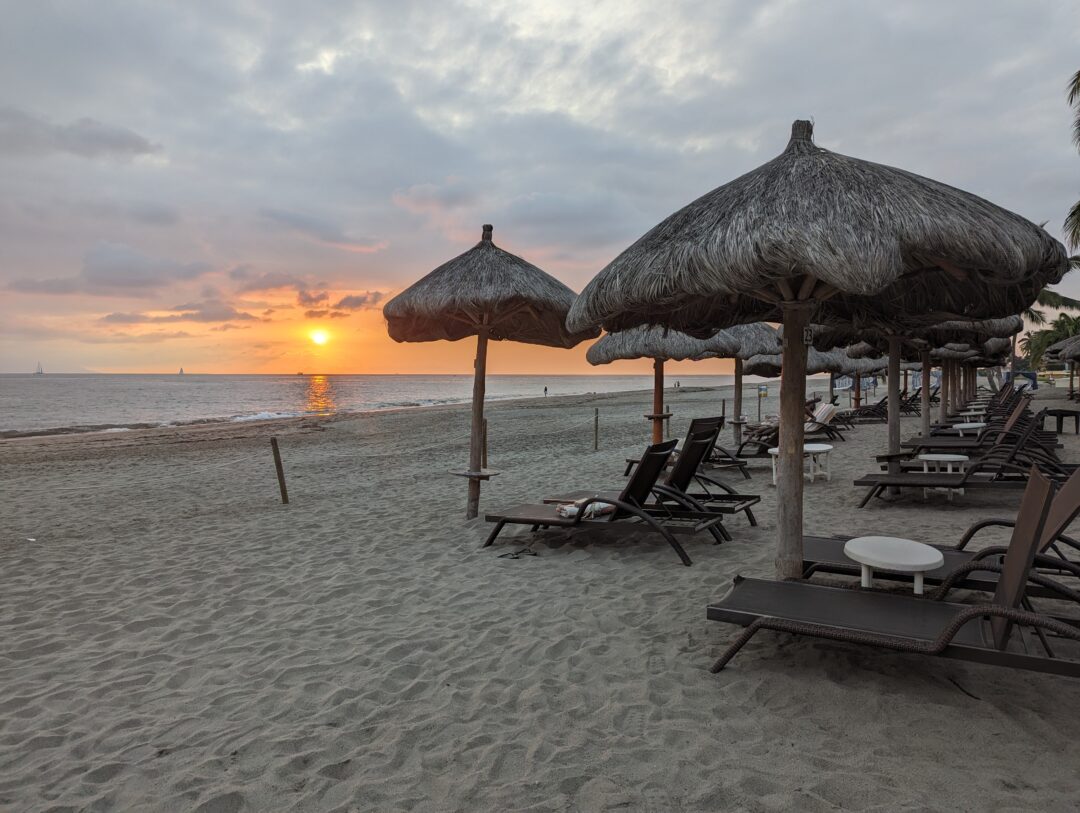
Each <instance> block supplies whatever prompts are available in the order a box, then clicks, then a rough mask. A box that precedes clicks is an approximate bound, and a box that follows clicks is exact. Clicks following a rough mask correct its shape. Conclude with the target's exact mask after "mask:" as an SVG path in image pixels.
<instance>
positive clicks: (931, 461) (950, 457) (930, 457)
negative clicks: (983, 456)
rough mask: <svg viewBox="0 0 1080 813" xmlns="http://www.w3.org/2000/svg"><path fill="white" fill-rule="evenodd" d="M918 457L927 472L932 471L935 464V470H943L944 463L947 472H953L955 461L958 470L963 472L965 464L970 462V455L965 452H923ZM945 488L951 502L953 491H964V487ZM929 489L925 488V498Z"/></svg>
mask: <svg viewBox="0 0 1080 813" xmlns="http://www.w3.org/2000/svg"><path fill="white" fill-rule="evenodd" d="M918 459H919V460H921V461H922V470H923V472H924V473H927V474H929V473H930V471H931V465H932V466H933V471H941V464H942V463H944V464H945V472H946V473H947V474H952V473H953V469H952V467H953V464H954V463H955V464H956V470H957V471H958V472H960V473H963V471H964V464H965V463H967V462H968V457H967V455H965V454H921V455H919V456H918ZM943 490H944V491H946V492H948V496H949V502H952V495H953V491H959V492H960V493H961V494H963V493H964V489H962V488H957V489H952V488H946V489H943ZM927 491H928V489H925V488H924V489H923V498H924V499H925V498H926V492H927Z"/></svg>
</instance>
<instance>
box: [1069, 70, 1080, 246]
mask: <svg viewBox="0 0 1080 813" xmlns="http://www.w3.org/2000/svg"><path fill="white" fill-rule="evenodd" d="M1066 92H1067V93H1068V97H1069V104H1070V105H1071V106H1072V107H1073V108H1074V110H1075V118H1074V119H1073V143H1075V144H1076V146H1077V148H1080V71H1077V72H1076V73H1075V74H1073V77H1072V79H1070V80H1069V85H1068V87H1067V88H1066ZM1065 239H1066V240H1068V241H1069V245H1070V246H1072V247H1073V248H1076V247H1077V246H1080V201H1077V202H1076V203H1074V204H1073V206H1072V208H1071V209H1069V214H1068V215H1066V216H1065Z"/></svg>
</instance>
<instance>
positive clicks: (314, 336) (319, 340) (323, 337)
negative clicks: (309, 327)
mask: <svg viewBox="0 0 1080 813" xmlns="http://www.w3.org/2000/svg"><path fill="white" fill-rule="evenodd" d="M309 335H310V336H311V340H312V341H313V342H315V344H326V343H327V342H328V341H330V334H329V333H327V332H326V331H325V330H313V331H311V333H310V334H309Z"/></svg>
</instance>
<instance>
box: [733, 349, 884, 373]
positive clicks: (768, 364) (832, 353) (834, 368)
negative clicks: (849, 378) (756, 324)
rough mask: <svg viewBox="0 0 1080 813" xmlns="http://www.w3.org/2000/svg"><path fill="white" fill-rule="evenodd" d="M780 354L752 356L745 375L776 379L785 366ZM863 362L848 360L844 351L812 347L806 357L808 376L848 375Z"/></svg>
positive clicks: (860, 367)
mask: <svg viewBox="0 0 1080 813" xmlns="http://www.w3.org/2000/svg"><path fill="white" fill-rule="evenodd" d="M782 361H783V358H782V355H781V354H780V353H771V354H765V353H762V354H759V355H756V356H751V357H750V358H748V359H747V360H746V361H745V362H744V363H743V373H744V374H746V375H757V376H761V377H762V378H776V377H777V376H779V375H780V370H781V368H782V366H783V364H782ZM862 366H863V361H862V360H857V359H852V358H848V356H847V353H845V352H844V350H843V349H840V348H837V349H833V350H817V349H815V348H813V347H811V348H810V349H809V350H808V352H807V356H806V374H807V375H817V374H818V373H846V372H848V371H849V370H854V369H856V368H859V369H860V370H861V369H862Z"/></svg>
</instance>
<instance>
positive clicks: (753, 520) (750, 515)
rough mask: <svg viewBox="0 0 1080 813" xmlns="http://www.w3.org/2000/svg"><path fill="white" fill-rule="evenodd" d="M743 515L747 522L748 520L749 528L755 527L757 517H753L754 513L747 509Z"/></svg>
mask: <svg viewBox="0 0 1080 813" xmlns="http://www.w3.org/2000/svg"><path fill="white" fill-rule="evenodd" d="M743 513H744V514H746V518H747V520H749V522H750V526H751V527H756V526H757V517H755V516H754V512H753V511H751V510H750V509H749V508H747V509H746V510H745V511H744V512H743Z"/></svg>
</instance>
